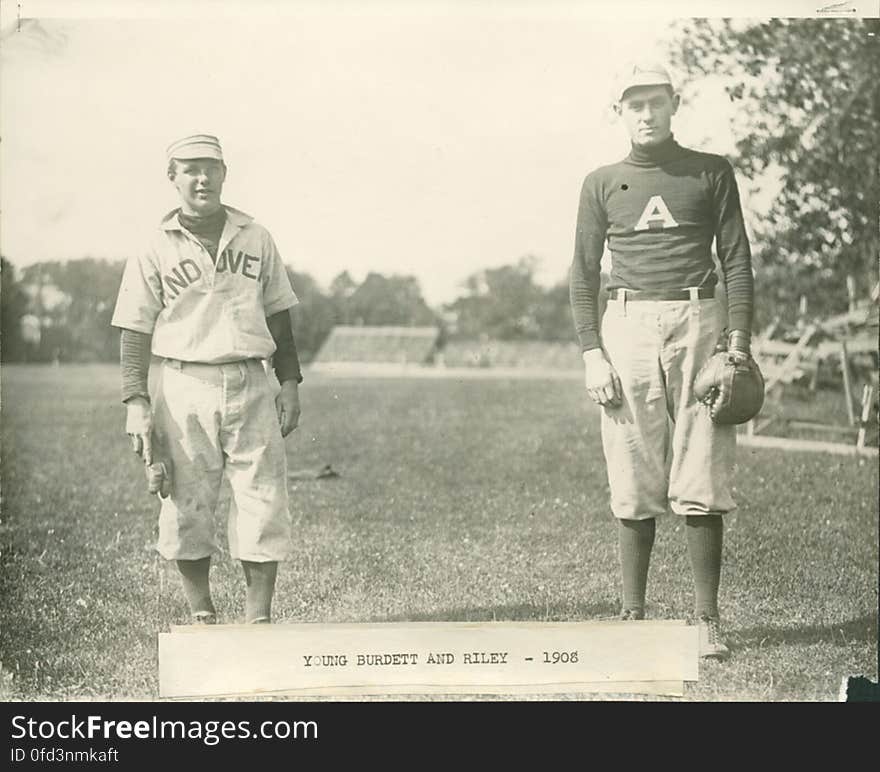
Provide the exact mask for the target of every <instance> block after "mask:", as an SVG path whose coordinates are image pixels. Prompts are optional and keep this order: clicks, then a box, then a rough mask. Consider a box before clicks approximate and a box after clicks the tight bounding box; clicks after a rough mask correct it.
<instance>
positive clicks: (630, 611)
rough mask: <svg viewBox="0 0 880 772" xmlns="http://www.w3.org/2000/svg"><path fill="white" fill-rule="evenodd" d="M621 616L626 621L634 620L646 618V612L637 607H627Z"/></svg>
mask: <svg viewBox="0 0 880 772" xmlns="http://www.w3.org/2000/svg"><path fill="white" fill-rule="evenodd" d="M620 618H621V619H622V620H624V621H625V622H632V621H634V620H637V619H644V618H645V612H644V611H639V610H638V609H635V608H625V609H624V610H623V611H621V612H620Z"/></svg>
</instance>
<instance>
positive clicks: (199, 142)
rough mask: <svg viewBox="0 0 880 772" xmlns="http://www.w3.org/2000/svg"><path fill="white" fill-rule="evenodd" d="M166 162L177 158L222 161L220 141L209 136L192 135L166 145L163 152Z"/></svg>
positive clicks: (182, 159)
mask: <svg viewBox="0 0 880 772" xmlns="http://www.w3.org/2000/svg"><path fill="white" fill-rule="evenodd" d="M165 154H166V156H167V157H168V160H169V161H170V160H171V159H172V158H177V159H178V160H181V161H186V160H189V159H192V158H215V159H216V160H218V161H222V160H223V149H222V148H221V147H220V140H219V139H217V137H215V136H212V135H211V134H192V135H190V136H188V137H183V139H178V140H177V141H176V142H172V143H171V144H170V145H168V148H167V150H166V151H165Z"/></svg>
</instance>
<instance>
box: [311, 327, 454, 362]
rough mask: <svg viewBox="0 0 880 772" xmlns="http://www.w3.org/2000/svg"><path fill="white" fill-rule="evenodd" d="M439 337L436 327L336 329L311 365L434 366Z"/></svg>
mask: <svg viewBox="0 0 880 772" xmlns="http://www.w3.org/2000/svg"><path fill="white" fill-rule="evenodd" d="M439 337H440V330H439V329H438V328H436V327H392V326H385V325H382V326H375V327H372V326H351V325H337V326H336V327H334V328H333V329H332V330H331V331H330V335H328V336H327V340H326V341H324V345H323V346H321V350H320V351H319V352H318V354H317V356H316V357H315V358H314V360H313V361H312V364H313V365H318V366H319V367H320V366H321V365H332V364H371V365H428V364H433V362H434V359H435V357H436V354H437V342H438V340H439Z"/></svg>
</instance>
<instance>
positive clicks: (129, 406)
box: [125, 397, 153, 465]
mask: <svg viewBox="0 0 880 772" xmlns="http://www.w3.org/2000/svg"><path fill="white" fill-rule="evenodd" d="M125 410H126V413H125V433H126V434H128V438H129V439H130V440H131V449H132V450H133V451H134V452H135V453H137V454H138V455H139V456H140V457H141V458H142V459H143V460H144V463H145V464H148V465H149V464H152V463H153V437H152V434H153V413H152V411H151V410H150V403H149V401H148V400H146V399H144V398H143V397H132V398H131V399H130V400H128V402H126V403H125Z"/></svg>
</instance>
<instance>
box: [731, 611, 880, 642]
mask: <svg viewBox="0 0 880 772" xmlns="http://www.w3.org/2000/svg"><path fill="white" fill-rule="evenodd" d="M877 634H878V629H877V614H876V613H875V614H865V615H864V616H861V617H858V618H857V619H849V620H847V621H845V622H838V623H835V624H830V625H807V626H797V625H789V626H778V625H761V626H759V627H752V628H748V629H745V630H735V629H734V630H731V637H732V638H735V640H736V641H737V643H738V644H739V645H740V646H749V647H756V648H766V647H768V646H784V645H788V644H798V643H804V644H811V643H833V644H836V645H838V646H847V645H849V644H851V643H877Z"/></svg>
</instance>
